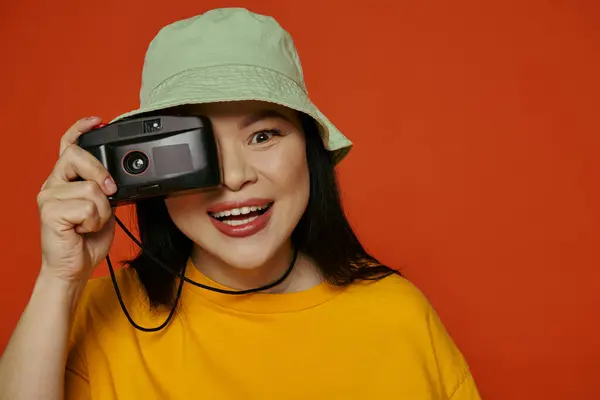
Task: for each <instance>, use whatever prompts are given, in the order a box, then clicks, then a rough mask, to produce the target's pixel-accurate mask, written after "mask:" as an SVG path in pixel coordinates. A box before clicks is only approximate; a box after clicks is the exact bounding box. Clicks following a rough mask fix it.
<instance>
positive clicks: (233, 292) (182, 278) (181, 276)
mask: <svg viewBox="0 0 600 400" xmlns="http://www.w3.org/2000/svg"><path fill="white" fill-rule="evenodd" d="M115 219H116V221H117V223H118V224H119V226H120V227H121V229H123V231H124V232H125V233H126V234H127V236H129V238H130V239H131V240H133V242H135V244H137V245H138V246H139V247H140V249H141V250H142V252H144V254H146V255H147V256H148V257H149V258H150V259H151V260H152V261H154V262H155V263H156V264H157V265H158V266H159V267H161V268H162V269H164V270H165V271H168V272H169V273H171V274H173V275H175V276H177V277H178V278H179V280H180V282H179V287H178V288H177V294H176V296H175V301H174V304H173V307H172V308H171V311H170V312H169V315H168V316H167V319H166V320H165V322H163V323H162V324H161V325H159V326H157V327H155V328H144V327H142V326H140V325H138V324H136V323H135V321H134V320H133V318H131V315H130V314H129V312H128V311H127V307H126V306H125V303H124V302H123V298H122V296H121V291H120V290H119V285H118V284H117V278H116V276H115V271H114V269H113V266H112V263H111V261H110V257H109V256H108V255H106V262H107V264H108V269H109V272H110V277H111V279H112V282H113V286H114V288H115V293H116V294H117V299H118V300H119V304H120V305H121V309H122V310H123V313H124V314H125V316H126V317H127V319H128V320H129V323H130V324H131V325H132V326H133V327H134V328H136V329H138V330H140V331H143V332H156V331H159V330H161V329H163V328H164V327H165V326H167V325H168V324H169V322H170V321H171V319H172V318H173V315H174V314H175V309H176V308H177V304H178V303H179V299H180V297H181V292H182V288H183V283H184V282H187V283H189V284H191V285H194V286H197V287H199V288H202V289H205V290H210V291H213V292H218V293H223V294H229V295H244V294H250V293H256V292H262V291H264V290H267V289H271V288H273V287H275V286H277V285H279V284H281V283H282V282H283V281H285V280H286V279H287V277H288V276H289V275H290V273H291V272H292V269H293V268H294V265H295V264H296V259H297V258H298V250H297V249H294V256H293V257H292V262H291V263H290V265H289V267H288V268H287V270H286V271H285V273H284V274H283V276H282V277H281V278H279V279H278V280H276V281H275V282H272V283H269V284H268V285H265V286H261V287H258V288H255V289H245V290H226V289H220V288H215V287H212V286H207V285H203V284H201V283H198V282H195V281H193V280H191V279H189V278H188V277H186V276H185V271H186V266H187V265H186V266H184V267H183V273H180V272H177V271H175V270H173V269H171V268H169V267H168V266H166V265H165V264H164V263H163V262H162V261H161V260H159V259H158V258H156V257H155V256H154V255H153V254H151V253H150V252H149V251H148V249H146V247H144V245H143V244H142V243H141V242H140V241H139V240H138V239H137V238H136V237H135V236H133V235H132V234H131V232H129V230H128V229H127V227H125V225H124V224H123V222H122V221H121V220H120V219H119V218H118V217H117V216H116V215H115Z"/></svg>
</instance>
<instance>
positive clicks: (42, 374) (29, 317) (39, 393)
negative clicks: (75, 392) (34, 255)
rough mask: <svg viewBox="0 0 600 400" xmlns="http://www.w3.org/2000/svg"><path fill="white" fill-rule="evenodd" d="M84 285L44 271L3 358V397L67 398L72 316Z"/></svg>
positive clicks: (0, 378) (0, 363)
mask: <svg viewBox="0 0 600 400" xmlns="http://www.w3.org/2000/svg"><path fill="white" fill-rule="evenodd" d="M82 287H83V285H81V284H78V283H74V282H67V281H64V280H61V279H58V278H55V277H51V276H49V275H47V274H44V272H41V273H40V276H39V277H38V279H37V281H36V284H35V286H34V289H33V292H32V294H31V298H30V300H29V303H28V304H27V307H26V308H25V311H24V312H23V314H22V316H21V318H20V320H19V322H18V324H17V326H16V328H15V330H14V332H13V334H12V337H11V339H10V341H9V343H8V345H7V347H6V349H5V351H4V354H3V355H2V358H1V359H0V387H1V388H2V390H1V391H0V399H2V400H4V399H11V400H23V399H27V400H29V399H31V400H33V399H36V400H37V399H48V400H59V399H62V398H63V389H64V375H65V363H66V351H67V343H68V337H69V331H70V325H71V319H72V316H73V313H74V311H75V308H76V304H77V301H78V299H79V296H80V293H81V289H82Z"/></svg>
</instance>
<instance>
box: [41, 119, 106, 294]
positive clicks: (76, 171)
mask: <svg viewBox="0 0 600 400" xmlns="http://www.w3.org/2000/svg"><path fill="white" fill-rule="evenodd" d="M99 122H100V119H99V118H96V117H90V118H85V119H82V120H80V121H77V122H76V123H75V124H74V125H73V126H72V127H71V128H70V129H69V130H67V132H66V133H65V134H64V135H63V137H62V139H61V141H60V156H59V158H58V161H57V162H56V164H55V166H54V169H53V170H52V173H51V174H50V176H49V177H48V179H47V180H46V182H45V183H44V185H43V186H42V189H41V191H40V192H39V194H38V208H39V212H40V217H41V243H42V271H41V272H42V273H43V274H45V275H47V276H51V277H53V278H59V279H61V280H65V281H70V282H72V283H85V282H86V281H87V279H88V278H89V276H90V275H91V273H92V271H93V270H94V268H95V267H96V266H97V265H98V264H99V263H100V262H101V261H102V259H103V258H104V257H106V255H107V254H108V251H109V249H110V246H111V244H112V241H113V238H114V230H115V221H114V218H113V210H112V208H111V206H110V203H109V201H108V198H107V196H108V195H111V194H113V193H114V192H115V191H116V189H117V188H116V186H115V184H114V181H113V180H112V178H111V177H110V174H109V173H108V171H107V170H106V169H105V168H104V166H103V165H102V163H100V161H99V160H98V159H96V158H95V157H94V156H93V155H91V154H90V153H89V152H87V151H85V150H83V149H82V148H80V147H79V146H77V145H76V142H77V138H78V137H79V136H80V135H81V134H83V133H85V132H87V131H90V130H91V129H92V128H93V127H94V126H95V125H97V124H98V123H99Z"/></svg>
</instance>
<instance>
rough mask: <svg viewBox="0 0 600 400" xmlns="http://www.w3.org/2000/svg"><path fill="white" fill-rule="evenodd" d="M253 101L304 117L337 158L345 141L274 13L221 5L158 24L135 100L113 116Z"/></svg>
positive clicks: (346, 146)
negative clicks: (319, 103) (314, 95)
mask: <svg viewBox="0 0 600 400" xmlns="http://www.w3.org/2000/svg"><path fill="white" fill-rule="evenodd" d="M238 100H260V101H265V102H270V103H274V104H279V105H282V106H285V107H288V108H291V109H294V110H297V111H300V112H303V113H306V114H308V115H309V116H311V117H312V118H313V119H314V120H315V121H316V122H317V125H318V127H319V132H320V134H321V138H322V139H323V144H324V146H325V148H326V149H328V150H329V151H332V152H333V158H334V160H335V162H336V163H338V162H339V161H341V160H342V158H344V157H345V156H346V155H347V154H348V152H349V151H350V149H351V147H352V142H350V140H348V139H347V138H346V137H345V136H344V135H343V134H342V133H341V132H340V131H339V130H338V129H337V128H336V127H335V126H334V125H333V124H332V123H331V122H330V121H329V120H328V119H327V117H326V116H325V115H324V114H323V113H322V112H321V111H320V110H319V109H318V108H317V107H316V106H315V105H314V103H313V102H312V101H311V100H310V98H309V96H308V92H307V89H306V85H305V82H304V77H303V74H302V66H301V64H300V58H299V56H298V53H297V51H296V48H295V46H294V43H293V40H292V38H291V36H290V34H289V33H288V32H287V31H285V30H284V29H283V28H282V27H281V26H280V25H279V23H278V22H277V21H276V20H275V19H274V18H273V17H269V16H265V15H261V14H256V13H252V12H250V11H248V10H247V9H244V8H221V9H215V10H211V11H208V12H206V13H204V14H201V15H197V16H194V17H191V18H187V19H184V20H181V21H176V22H174V23H171V24H169V25H167V26H164V27H163V28H162V29H160V30H159V32H158V33H157V35H156V36H155V37H154V39H153V40H152V41H151V42H150V45H149V46H148V50H147V52H146V56H145V59H144V67H143V71H142V85H141V90H140V107H139V108H138V109H137V110H134V111H130V112H127V113H125V114H122V115H120V116H118V117H117V118H115V119H114V120H113V121H112V122H115V121H118V120H121V119H124V118H129V117H133V116H136V115H139V114H144V113H148V112H156V111H160V110H161V109H166V108H170V107H174V106H179V105H184V104H200V103H212V102H222V101H238Z"/></svg>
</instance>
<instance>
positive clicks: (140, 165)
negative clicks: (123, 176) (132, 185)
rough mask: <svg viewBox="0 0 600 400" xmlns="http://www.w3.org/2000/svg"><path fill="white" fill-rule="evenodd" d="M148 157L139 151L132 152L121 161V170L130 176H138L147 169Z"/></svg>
mask: <svg viewBox="0 0 600 400" xmlns="http://www.w3.org/2000/svg"><path fill="white" fill-rule="evenodd" d="M148 163H149V162H148V156H147V155H145V154H144V153H142V152H141V151H132V152H131V153H129V154H127V156H125V158H124V159H123V168H125V171H127V172H128V173H130V174H132V175H138V174H141V173H143V172H144V171H146V169H148Z"/></svg>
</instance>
